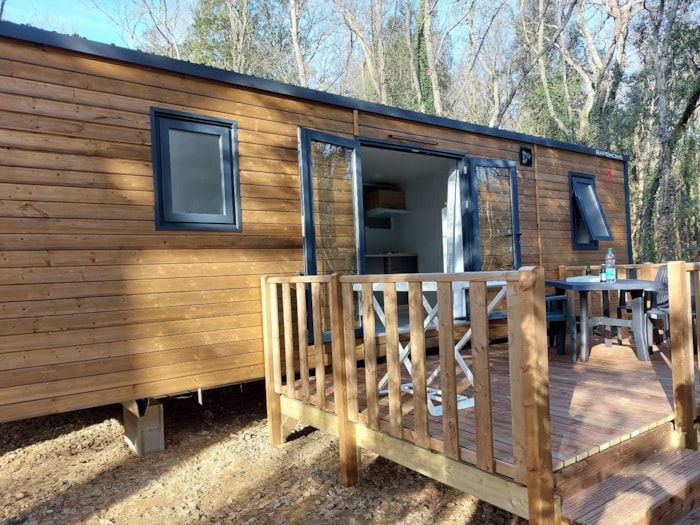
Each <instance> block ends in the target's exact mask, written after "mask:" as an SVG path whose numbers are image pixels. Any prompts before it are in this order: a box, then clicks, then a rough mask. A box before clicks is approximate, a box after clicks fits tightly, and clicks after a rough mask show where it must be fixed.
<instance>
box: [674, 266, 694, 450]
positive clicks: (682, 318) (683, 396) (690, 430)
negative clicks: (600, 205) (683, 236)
mask: <svg viewBox="0 0 700 525" xmlns="http://www.w3.org/2000/svg"><path fill="white" fill-rule="evenodd" d="M668 291H669V294H668V300H669V304H668V306H669V315H670V318H671V319H670V321H671V367H672V368H671V371H672V374H673V404H674V414H675V423H676V432H677V433H678V434H679V436H682V437H684V439H681V443H680V446H681V447H684V448H691V449H695V450H697V434H696V432H695V428H694V426H693V423H694V421H693V420H694V419H695V393H694V381H695V375H694V368H693V367H694V365H693V334H692V314H691V311H690V282H689V280H688V274H687V273H686V264H685V262H684V261H672V262H669V263H668Z"/></svg>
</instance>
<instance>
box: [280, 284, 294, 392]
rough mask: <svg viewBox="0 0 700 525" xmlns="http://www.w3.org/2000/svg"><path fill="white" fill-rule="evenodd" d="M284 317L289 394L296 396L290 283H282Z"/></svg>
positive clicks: (286, 373)
mask: <svg viewBox="0 0 700 525" xmlns="http://www.w3.org/2000/svg"><path fill="white" fill-rule="evenodd" d="M282 319H283V320H284V365H285V375H286V378H287V395H288V396H289V397H295V388H296V385H295V384H294V379H295V378H294V332H293V329H294V324H293V323H292V289H291V284H290V283H284V284H283V285H282Z"/></svg>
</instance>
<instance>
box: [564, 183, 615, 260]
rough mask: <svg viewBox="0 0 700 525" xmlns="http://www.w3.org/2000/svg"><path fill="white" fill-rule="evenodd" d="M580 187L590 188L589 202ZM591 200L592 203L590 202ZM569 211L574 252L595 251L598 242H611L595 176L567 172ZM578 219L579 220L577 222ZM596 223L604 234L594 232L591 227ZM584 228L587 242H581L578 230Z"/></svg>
mask: <svg viewBox="0 0 700 525" xmlns="http://www.w3.org/2000/svg"><path fill="white" fill-rule="evenodd" d="M581 185H585V186H587V187H589V188H591V190H592V192H591V194H590V195H589V196H588V197H589V202H586V201H585V197H586V196H584V195H583V194H582V192H581V191H580V190H581V189H583V188H581V187H580V186H581ZM590 199H592V201H591V200H590ZM569 211H570V216H571V245H572V247H573V249H574V250H597V249H598V242H599V241H612V240H613V235H612V232H611V230H610V225H609V224H608V219H607V217H606V216H605V211H604V210H603V206H602V204H601V202H600V197H598V192H597V190H596V187H595V176H594V175H590V174H588V173H579V172H575V171H570V172H569ZM579 217H580V219H581V220H577V219H578V218H579ZM596 222H597V223H598V224H599V227H601V228H602V229H603V230H605V231H604V232H601V231H598V232H596V231H595V230H596V228H594V227H593V225H594V223H596ZM581 228H585V230H586V233H587V234H588V237H589V242H581V240H580V235H579V234H580V233H581V232H580V229H581Z"/></svg>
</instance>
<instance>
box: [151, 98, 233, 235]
mask: <svg viewBox="0 0 700 525" xmlns="http://www.w3.org/2000/svg"><path fill="white" fill-rule="evenodd" d="M171 129H174V130H179V131H184V132H188V133H202V134H206V135H214V136H218V137H219V154H220V157H219V162H220V168H221V171H220V173H221V182H222V188H221V196H222V199H223V213H221V214H216V213H188V212H177V211H175V210H174V209H173V204H172V188H173V180H172V172H171V157H170V143H169V141H168V140H167V137H168V133H169V131H170V130H171ZM151 139H152V148H151V149H152V156H153V189H154V201H155V202H154V204H155V214H156V229H157V230H183V231H189V230H191V231H228V232H240V231H241V230H242V225H241V205H240V204H241V202H240V201H241V195H240V177H239V170H238V126H237V123H236V121H233V120H226V119H221V118H218V117H211V116H205V115H196V114H192V113H185V112H182V111H175V110H169V109H160V108H154V107H152V108H151Z"/></svg>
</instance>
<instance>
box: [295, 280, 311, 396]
mask: <svg viewBox="0 0 700 525" xmlns="http://www.w3.org/2000/svg"><path fill="white" fill-rule="evenodd" d="M296 292H297V334H298V337H297V342H298V343H297V349H298V352H299V378H300V379H301V398H302V400H303V401H304V402H305V403H308V402H309V396H310V395H311V394H310V389H309V331H308V327H307V326H306V322H307V315H308V314H307V312H306V285H305V284H304V283H297V284H296Z"/></svg>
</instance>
